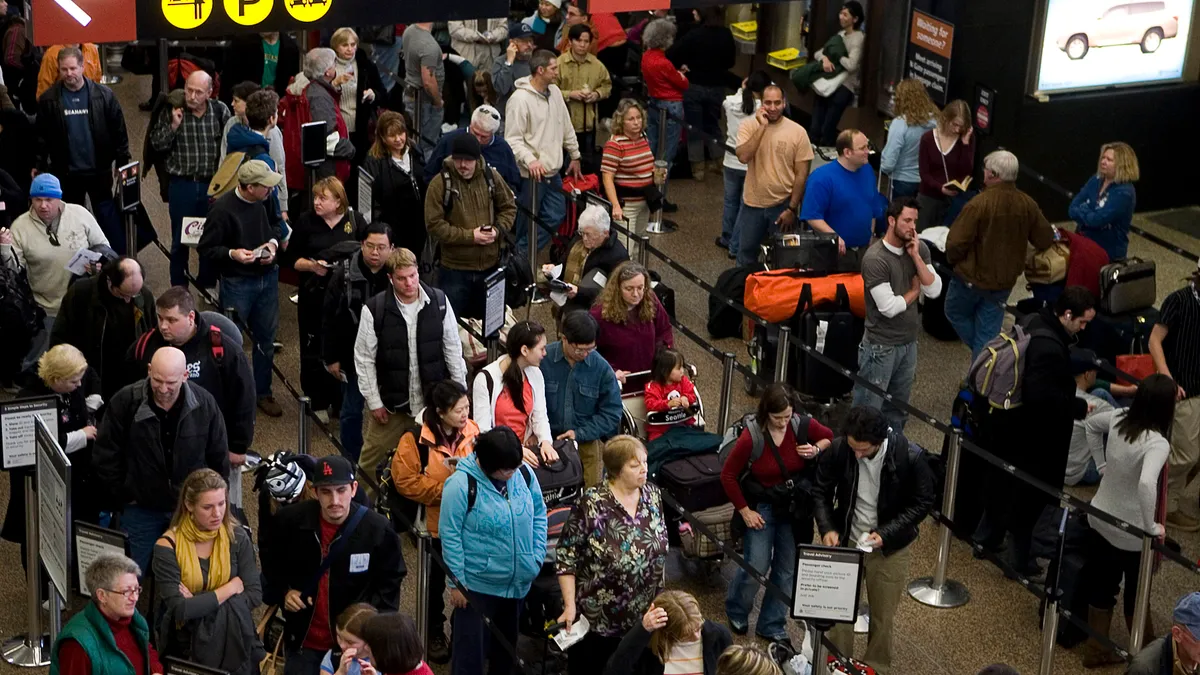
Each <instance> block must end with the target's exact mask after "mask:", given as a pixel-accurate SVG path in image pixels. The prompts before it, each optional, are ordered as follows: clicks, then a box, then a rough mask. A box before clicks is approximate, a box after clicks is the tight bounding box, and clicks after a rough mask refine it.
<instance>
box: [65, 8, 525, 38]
mask: <svg viewBox="0 0 1200 675" xmlns="http://www.w3.org/2000/svg"><path fill="white" fill-rule="evenodd" d="M47 1H49V2H53V0H47ZM134 1H135V2H136V4H137V37H138V39H142V40H145V39H154V38H187V37H217V36H227V35H236V34H238V33H257V32H267V31H279V30H282V31H293V30H306V29H310V28H324V27H337V26H364V25H378V24H390V23H414V22H418V21H453V20H467V19H474V18H477V17H481V16H503V15H505V14H507V13H508V2H507V1H506V0H458V1H456V2H453V3H445V2H436V1H434V0H417V1H416V2H412V1H402V0H134Z"/></svg>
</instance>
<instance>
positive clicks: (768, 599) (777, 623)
mask: <svg viewBox="0 0 1200 675" xmlns="http://www.w3.org/2000/svg"><path fill="white" fill-rule="evenodd" d="M751 508H753V509H754V510H755V511H757V512H758V515H760V516H762V519H763V528H762V529H761V530H752V529H750V528H746V537H745V540H744V553H745V556H746V562H747V563H749V564H750V566H751V567H753V568H754V569H756V570H758V571H759V572H760V573H762V574H763V575H766V576H768V579H769V580H770V582H771V583H772V584H774V585H775V586H777V587H779V588H781V589H783V590H784V591H787V592H791V591H792V590H793V589H792V580H793V578H794V577H795V576H796V538H795V535H794V534H793V533H792V524H791V523H790V522H782V523H781V522H778V521H777V520H776V518H775V516H774V514H773V513H772V512H771V505H770V504H758V505H757V506H751ZM768 572H770V574H769V575H768ZM757 594H758V582H757V581H755V580H754V578H753V577H751V576H750V575H749V574H748V573H747V572H746V571H745V570H743V569H742V568H740V567H739V568H738V569H737V571H736V572H734V574H733V581H731V582H729V591H728V593H727V594H726V596H725V614H726V615H727V616H728V617H729V621H730V622H731V623H733V624H734V625H736V626H748V625H749V624H750V610H752V609H753V608H754V596H755V595H757ZM788 615H789V610H788V606H787V603H786V602H784V601H783V600H780V599H779V598H777V597H775V595H774V594H773V593H764V594H763V601H762V607H761V608H760V609H759V611H758V623H757V624H755V628H754V632H755V633H757V634H758V635H761V636H763V637H766V638H768V639H770V638H776V637H780V636H786V635H787V618H788Z"/></svg>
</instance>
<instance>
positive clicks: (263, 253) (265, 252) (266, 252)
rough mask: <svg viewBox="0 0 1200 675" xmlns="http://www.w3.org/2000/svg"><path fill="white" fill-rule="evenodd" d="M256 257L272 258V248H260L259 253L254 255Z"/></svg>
mask: <svg viewBox="0 0 1200 675" xmlns="http://www.w3.org/2000/svg"><path fill="white" fill-rule="evenodd" d="M254 257H255V258H264V259H265V258H270V257H271V249H269V248H260V249H258V253H257V254H255V256H254Z"/></svg>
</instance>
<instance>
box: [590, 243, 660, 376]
mask: <svg viewBox="0 0 1200 675" xmlns="http://www.w3.org/2000/svg"><path fill="white" fill-rule="evenodd" d="M591 315H592V317H593V318H594V319H596V323H597V325H598V327H599V330H598V331H597V333H596V350H597V351H598V352H600V356H603V357H604V359H605V360H606V361H608V362H609V364H610V365H611V366H612V368H613V370H615V371H616V375H617V379H618V380H619V381H620V382H621V384H622V385H623V384H625V378H626V376H627V375H628V374H629V373H641V372H646V371H649V370H650V367H651V366H653V365H654V353H655V352H656V351H658V348H659V347H668V348H670V347H674V346H675V337H674V334H673V333H672V332H671V317H669V316H667V310H666V308H664V307H663V304H662V302H660V301H659V299H658V296H656V295H655V294H654V289H653V288H651V287H650V273H649V272H647V271H646V268H645V267H642V266H641V265H640V264H638V263H635V262H632V261H630V262H625V263H621V265H620V266H619V267H617V269H616V270H614V271H613V273H612V275H610V276H609V278H608V284H606V285H605V287H604V291H603V292H601V293H600V298H599V299H598V300H597V301H596V304H595V305H594V306H593V307H592V309H591Z"/></svg>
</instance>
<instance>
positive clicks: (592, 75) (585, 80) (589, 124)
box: [558, 51, 612, 133]
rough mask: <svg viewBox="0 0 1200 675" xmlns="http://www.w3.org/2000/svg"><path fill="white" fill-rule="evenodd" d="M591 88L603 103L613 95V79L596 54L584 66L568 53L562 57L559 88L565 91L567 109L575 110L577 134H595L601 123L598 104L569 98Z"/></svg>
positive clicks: (559, 62) (574, 117) (574, 122)
mask: <svg viewBox="0 0 1200 675" xmlns="http://www.w3.org/2000/svg"><path fill="white" fill-rule="evenodd" d="M585 85H586V89H588V90H589V91H594V92H596V93H598V94H600V100H604V99H606V98H608V97H609V96H610V95H611V94H612V78H610V77H609V75H608V68H605V67H604V64H603V63H600V59H598V58H596V56H595V55H594V54H588V55H587V59H585V60H584V61H583V62H582V63H580V62H579V61H576V60H575V57H574V56H571V52H570V51H567V52H564V53H563V54H560V55H559V57H558V87H559V89H561V90H562V95H563V100H565V101H566V102H567V110H569V111H571V125H572V126H573V127H574V128H575V131H576V132H577V133H584V132H587V131H595V130H596V127H597V126H599V125H598V124H597V121H598V120H597V111H596V106H597V104H596V103H584V102H582V101H574V100H571V99H570V98H569V96H570V94H571V92H572V91H577V90H580V89H585Z"/></svg>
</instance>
